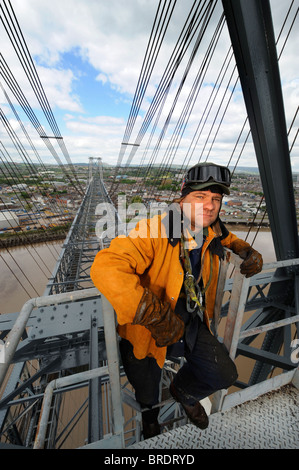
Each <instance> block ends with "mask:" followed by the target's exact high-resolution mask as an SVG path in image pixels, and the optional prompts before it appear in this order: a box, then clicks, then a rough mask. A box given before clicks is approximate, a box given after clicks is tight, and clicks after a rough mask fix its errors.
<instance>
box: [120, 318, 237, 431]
mask: <svg viewBox="0 0 299 470" xmlns="http://www.w3.org/2000/svg"><path fill="white" fill-rule="evenodd" d="M193 320H194V319H193ZM195 323H196V324H195ZM195 323H194V321H193V325H192V331H194V328H196V331H197V335H196V337H195V341H194V344H193V345H192V346H190V343H189V347H188V346H187V342H186V338H183V339H182V340H181V341H180V342H179V343H176V344H175V345H173V346H170V347H169V348H168V351H167V355H168V357H174V356H176V357H180V356H184V357H185V359H186V361H185V362H184V364H183V366H182V367H181V368H180V369H179V371H178V373H177V374H176V375H175V378H174V380H173V384H174V386H175V388H176V390H177V393H178V395H179V397H180V399H181V400H182V403H184V404H186V405H191V406H192V405H195V403H196V402H197V401H199V400H201V399H203V398H205V397H207V396H209V395H211V394H212V393H214V392H216V391H217V390H220V389H222V388H228V387H229V386H231V385H232V384H233V383H234V382H235V381H236V379H237V370H236V366H235V364H234V362H233V361H232V360H231V359H230V357H229V355H228V352H227V350H226V349H225V347H224V346H223V345H222V344H221V343H220V342H219V341H218V340H217V339H216V338H215V337H214V336H213V335H212V333H211V332H210V331H209V329H208V327H207V326H206V325H205V324H204V323H202V322H201V320H200V318H199V317H198V316H197V317H196V319H195ZM190 349H191V350H190ZM120 352H121V357H122V361H123V366H124V369H125V372H126V374H127V377H128V380H129V382H130V383H131V385H132V386H133V387H134V390H135V396H136V400H137V401H138V402H139V403H140V405H141V407H142V408H145V407H146V408H148V407H150V408H151V406H153V405H155V404H157V403H158V401H159V384H160V380H161V369H160V367H159V366H158V364H157V362H156V360H155V359H154V358H152V357H146V358H144V359H141V360H139V359H136V358H135V356H134V354H133V347H132V345H131V344H130V343H129V342H128V341H126V340H123V339H122V340H121V342H120ZM158 413H159V408H155V409H153V410H149V411H147V412H145V413H144V416H143V417H144V419H146V420H147V421H148V422H154V421H155V420H156V419H157V417H158Z"/></svg>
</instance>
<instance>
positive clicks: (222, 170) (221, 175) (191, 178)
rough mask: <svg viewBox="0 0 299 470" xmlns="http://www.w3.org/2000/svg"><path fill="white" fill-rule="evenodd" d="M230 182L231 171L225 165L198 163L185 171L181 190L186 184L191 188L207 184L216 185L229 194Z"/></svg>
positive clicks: (202, 186) (206, 185)
mask: <svg viewBox="0 0 299 470" xmlns="http://www.w3.org/2000/svg"><path fill="white" fill-rule="evenodd" d="M230 184H231V173H230V170H229V169H228V168H227V167H225V166H221V165H216V164H215V163H198V164H197V165H194V166H193V167H191V168H190V169H189V170H188V171H187V173H186V175H185V177H184V180H183V184H182V188H181V191H182V190H183V189H184V187H186V186H188V187H191V188H192V189H193V190H202V189H205V188H207V187H208V186H211V185H217V186H220V187H221V188H222V190H223V192H224V193H225V194H229V187H230Z"/></svg>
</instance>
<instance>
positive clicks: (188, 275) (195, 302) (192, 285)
mask: <svg viewBox="0 0 299 470" xmlns="http://www.w3.org/2000/svg"><path fill="white" fill-rule="evenodd" d="M181 260H182V263H183V267H184V272H185V279H184V287H185V294H186V298H187V299H186V308H187V310H188V312H190V313H191V312H194V311H195V310H196V309H198V312H197V313H198V315H199V317H200V319H201V320H203V313H204V294H205V292H206V290H207V288H208V287H209V285H210V283H211V280H212V275H213V258H212V254H211V251H210V265H211V269H210V276H209V280H208V282H207V284H206V286H205V287H201V286H200V285H199V279H198V280H195V278H194V276H193V274H192V266H191V261H190V257H189V251H188V249H187V248H186V243H185V238H184V234H183V233H182V236H181Z"/></svg>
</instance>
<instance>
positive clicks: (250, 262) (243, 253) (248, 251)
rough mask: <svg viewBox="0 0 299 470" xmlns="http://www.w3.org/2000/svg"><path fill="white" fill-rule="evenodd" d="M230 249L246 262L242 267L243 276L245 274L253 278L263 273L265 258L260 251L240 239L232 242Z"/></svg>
mask: <svg viewBox="0 0 299 470" xmlns="http://www.w3.org/2000/svg"><path fill="white" fill-rule="evenodd" d="M230 248H231V249H232V251H233V252H234V253H236V254H237V255H239V256H240V258H242V259H243V260H244V261H243V263H242V264H241V265H240V272H241V274H244V275H245V277H251V276H253V275H254V274H258V273H259V272H261V270H262V268H263V257H262V255H261V254H260V253H259V252H258V251H256V250H254V249H253V248H252V246H250V245H249V243H247V242H245V241H244V240H241V239H238V240H235V241H234V242H232V244H231V247H230Z"/></svg>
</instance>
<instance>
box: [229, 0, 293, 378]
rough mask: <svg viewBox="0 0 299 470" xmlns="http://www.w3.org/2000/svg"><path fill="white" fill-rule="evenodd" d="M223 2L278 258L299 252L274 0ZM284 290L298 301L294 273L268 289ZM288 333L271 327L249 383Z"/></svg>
mask: <svg viewBox="0 0 299 470" xmlns="http://www.w3.org/2000/svg"><path fill="white" fill-rule="evenodd" d="M222 3H223V7H224V12H225V16H226V21H227V25H228V30H229V33H230V37H231V41H232V46H233V49H234V55H235V59H236V64H237V67H238V71H239V76H240V81H241V85H242V90H243V95H244V100H245V104H246V108H247V113H248V119H249V122H250V127H251V134H252V138H253V143H254V148H255V152H256V157H257V162H258V166H259V171H260V176H261V181H262V186H263V190H264V195H265V201H266V205H267V212H268V216H269V221H270V226H271V233H272V236H273V242H274V247H275V252H276V256H277V259H278V260H279V261H280V260H284V259H291V258H297V257H298V256H299V243H298V227H297V218H296V209H295V198H294V190H293V181H292V171H291V161H290V154H289V145H288V138H287V129H286V122H285V112H284V105H283V97H282V89H281V82H280V74H279V67H278V60H277V53H276V45H275V37H274V30H273V24H272V17H271V9H270V3H269V0H263V1H260V0H251V1H250V2H248V1H246V0H222ZM296 272H297V273H298V271H296V270H295V271H294V275H296ZM286 292H288V295H289V300H288V302H289V305H292V303H293V302H296V305H297V299H298V280H297V279H296V278H295V280H294V279H292V280H291V281H290V282H289V283H288V282H281V283H280V284H276V285H275V286H274V288H273V287H272V288H271V290H270V292H269V295H270V296H272V297H273V296H275V295H277V296H281V295H284V293H286ZM297 308H298V307H296V309H297ZM284 312H285V310H284V309H282V310H281V309H279V304H278V303H277V304H276V305H274V306H271V307H267V308H266V309H264V310H263V314H266V316H267V317H268V320H266V321H269V319H270V318H272V320H273V321H277V320H279V319H280V318H281V317H282V316H283V315H284ZM256 318H257V316H256ZM258 325H259V323H258V320H257V323H256V326H257V327H258ZM285 335H289V337H290V329H289V328H287V327H286V328H284V329H275V330H272V331H270V332H268V333H267V335H266V337H265V339H264V342H263V346H262V350H263V351H264V353H263V355H262V356H261V357H260V358H261V360H260V361H259V360H257V361H256V364H255V368H254V370H253V372H252V375H251V379H250V383H251V384H254V383H258V382H260V381H262V380H264V379H265V378H266V377H267V375H268V374H269V372H270V371H271V368H272V366H273V364H272V363H271V362H270V363H269V358H270V357H271V355H277V354H278V352H279V350H280V349H281V347H282V345H283V342H284V338H285ZM247 344H248V341H247ZM247 344H246V341H244V342H243V345H242V349H241V348H239V352H241V353H243V354H244V355H248V354H249V353H248V347H247ZM254 357H255V359H257V357H256V356H254Z"/></svg>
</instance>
